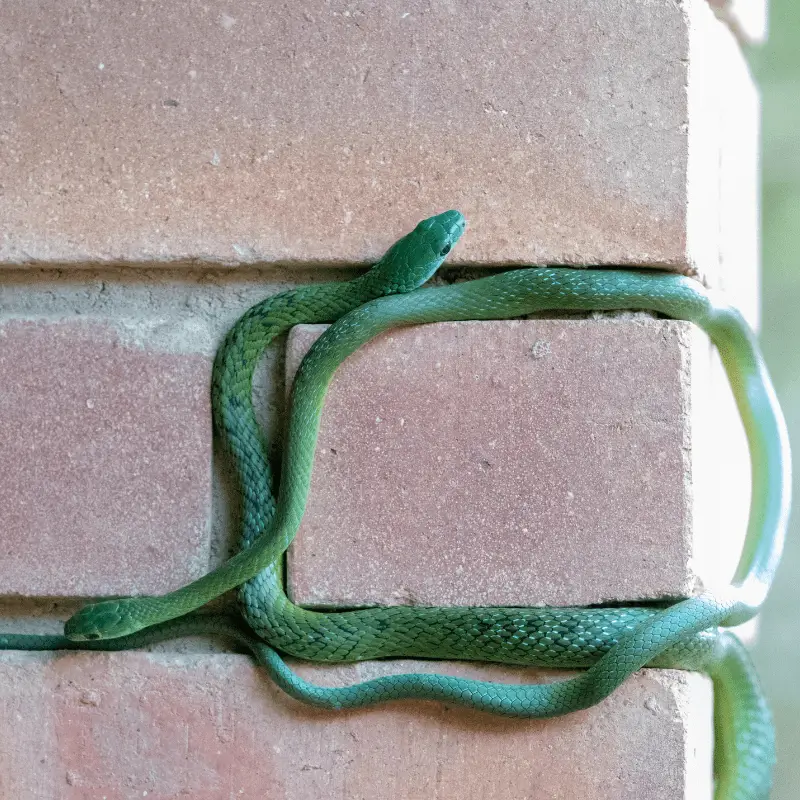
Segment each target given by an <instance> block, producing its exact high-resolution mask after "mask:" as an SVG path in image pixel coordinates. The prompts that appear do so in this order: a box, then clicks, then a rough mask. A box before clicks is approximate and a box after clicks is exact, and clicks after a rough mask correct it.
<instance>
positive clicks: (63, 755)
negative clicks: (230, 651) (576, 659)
mask: <svg viewBox="0 0 800 800" xmlns="http://www.w3.org/2000/svg"><path fill="white" fill-rule="evenodd" d="M434 669H436V670H439V671H442V670H444V671H446V672H449V673H452V674H458V675H462V676H469V677H479V678H487V679H494V680H507V681H511V682H519V681H522V680H525V681H536V680H542V679H544V678H547V675H546V674H545V673H542V672H540V671H535V670H521V669H508V668H501V667H489V666H472V665H464V664H459V665H455V664H444V665H441V664H430V663H425V662H402V661H401V662H392V663H381V664H377V663H371V664H369V663H368V664H363V665H358V666H349V667H348V666H342V667H338V668H325V667H311V666H305V667H303V668H302V670H301V671H302V673H303V674H304V675H305V676H306V677H310V678H312V679H314V680H317V681H319V682H321V683H327V684H342V683H348V682H351V681H353V680H359V679H362V680H363V679H365V678H367V677H374V676H375V675H382V674H391V673H397V672H400V671H432V670H434ZM563 676H564V673H562V674H561V675H560V676H559V677H563ZM0 700H1V702H0V727H2V729H3V730H5V731H13V735H9V736H6V737H5V739H4V746H3V747H2V748H0V794H1V795H2V796H3V797H9V798H10V797H15V798H16V797H18V798H26V799H27V798H30V800H53V798H58V800H90V799H91V800H103V798H105V800H134V798H137V800H138V798H147V800H174V798H178V797H187V798H192V800H231V798H234V799H236V798H243V800H261V799H262V798H264V797H270V798H273V797H274V798H285V800H319V798H322V797H325V798H340V799H341V800H355V799H356V798H366V797H369V798H372V800H422V798H430V797H436V798H438V800H455V798H458V800H500V799H501V798H502V800H552V798H564V800H566V798H569V800H641V798H647V800H710V797H711V744H710V743H711V736H712V730H711V687H710V683H709V681H708V680H707V679H706V678H704V677H702V676H699V675H694V674H690V673H681V672H675V671H660V670H648V671H646V672H643V673H639V674H637V675H635V676H634V677H632V678H631V679H630V680H628V681H627V682H626V683H625V684H624V686H623V687H622V688H621V689H619V690H618V691H617V692H616V693H615V694H614V695H612V697H611V698H609V699H608V700H606V701H604V702H603V703H601V704H600V705H598V706H596V707H594V708H592V709H589V710H587V711H582V712H578V713H576V714H572V715H569V716H566V717H561V718H558V719H554V720H547V721H524V720H507V719H503V718H500V717H493V716H489V715H485V714H479V713H477V712H471V711H467V710H465V709H461V708H456V707H449V706H443V705H439V704H434V703H422V702H410V701H404V702H399V703H392V704H389V705H385V706H382V707H377V708H374V709H367V710H363V711H353V712H346V713H336V712H328V711H319V710H314V709H312V708H309V707H308V706H304V705H301V704H300V703H298V702H296V701H294V700H291V699H290V698H288V697H286V696H285V695H284V694H282V692H281V691H280V690H279V689H277V688H276V687H275V686H274V685H273V684H272V683H271V682H270V681H269V680H268V679H267V678H266V677H265V676H264V674H263V672H262V671H261V670H259V669H257V668H255V667H253V666H252V665H251V663H250V662H249V660H248V659H247V658H246V657H245V656H236V655H219V654H217V655H199V656H173V655H165V654H159V655H146V654H142V653H121V654H113V655H89V654H68V655H62V656H46V655H42V654H22V653H13V654H12V653H6V654H4V655H3V656H2V657H0ZM476 766H477V767H478V768H476ZM467 776H468V777H467Z"/></svg>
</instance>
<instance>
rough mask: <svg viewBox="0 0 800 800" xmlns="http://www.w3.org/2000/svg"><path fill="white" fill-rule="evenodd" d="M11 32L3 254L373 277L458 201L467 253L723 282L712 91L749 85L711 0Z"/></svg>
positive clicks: (312, 2)
mask: <svg viewBox="0 0 800 800" xmlns="http://www.w3.org/2000/svg"><path fill="white" fill-rule="evenodd" d="M3 23H4V24H3V26H2V33H0V36H2V39H0V42H2V47H0V71H2V73H3V74H4V75H5V76H6V80H4V81H3V83H2V86H0V109H2V112H3V113H2V118H3V120H4V122H3V127H2V129H0V135H2V139H1V140H0V141H2V145H3V146H2V148H0V174H2V176H3V180H2V186H3V191H2V194H0V219H3V221H4V236H3V237H2V239H0V261H5V262H8V263H13V264H35V263H37V262H38V263H45V264H47V263H54V262H68V263H70V264H76V265H78V264H80V263H81V262H84V263H87V262H101V263H115V262H118V261H123V262H128V263H140V264H152V263H157V262H164V261H166V262H182V261H186V260H191V261H193V262H198V261H201V262H213V263H229V264H241V263H276V262H282V263H285V262H298V261H301V262H309V261H310V262H339V263H341V262H343V261H358V262H363V261H369V260H371V259H374V258H375V257H377V256H378V255H380V253H381V252H382V251H383V250H384V248H385V247H386V246H387V245H388V244H389V243H390V242H391V241H392V240H394V239H395V238H396V237H397V236H398V235H399V234H400V233H401V232H403V231H404V230H406V229H407V228H408V227H409V226H410V225H412V224H414V223H415V222H416V221H417V220H418V219H419V218H420V216H421V215H423V214H427V213H430V211H432V210H443V209H444V208H449V207H457V208H459V209H461V210H462V211H463V212H464V213H465V214H466V215H467V217H468V219H469V220H470V225H471V228H472V232H471V236H470V238H469V240H468V241H465V242H464V244H463V246H462V247H460V248H458V251H457V252H455V253H454V254H453V259H454V261H462V262H471V263H475V262H493V263H548V262H550V263H555V262H558V263H568V264H587V263H603V264H609V263H610V264H635V265H636V264H657V265H661V266H665V267H667V268H673V269H682V270H683V269H697V270H699V271H700V272H702V273H703V274H706V275H708V276H709V277H710V278H711V279H712V280H718V279H719V277H720V275H719V271H720V259H721V248H722V240H721V234H720V231H721V220H720V215H721V214H724V213H727V212H726V211H725V209H724V208H723V205H722V196H721V189H722V187H721V181H722V177H721V172H720V163H721V158H720V148H721V142H722V136H721V135H720V128H719V125H720V116H721V114H722V112H723V110H724V106H725V104H726V103H727V102H728V97H727V95H726V94H725V93H724V92H722V91H721V89H722V88H723V87H724V86H732V87H735V91H736V94H737V95H738V94H740V93H742V92H750V91H751V81H750V78H749V77H748V76H747V74H746V72H744V71H741V70H740V71H738V72H735V73H734V72H732V71H731V70H729V69H726V64H727V60H726V59H727V57H728V56H727V55H726V54H727V53H728V51H729V50H730V42H731V41H732V34H731V33H730V32H729V31H728V29H727V27H726V26H725V25H723V24H722V23H720V22H718V21H717V20H716V19H715V18H714V15H713V13H712V12H711V10H710V9H709V7H708V5H707V3H706V2H705V0H687V2H685V3H680V4H679V3H673V2H630V1H629V0H591V2H588V3H587V2H585V0H569V2H566V3H563V2H562V3H558V4H547V3H535V4H525V3H522V2H508V3H502V4H499V5H498V4H496V5H495V6H492V7H489V6H487V5H486V4H483V3H478V2H475V3H467V4H461V5H459V6H458V10H457V11H456V10H455V9H454V8H453V7H451V6H449V5H447V4H441V3H433V4H431V3H427V2H423V1H422V0H410V1H409V2H407V3H405V4H404V5H403V7H402V8H400V7H398V6H397V5H396V4H395V3H393V2H388V1H387V0H381V2H375V3H370V4H366V5H364V4H362V5H357V6H354V5H352V4H350V3H345V2H333V3H329V2H322V0H303V2H297V3H293V4H291V5H290V6H287V5H286V4H285V3H282V2H281V3H279V2H276V0H271V1H270V2H266V3H265V2H256V0H232V2H230V3H228V4H227V5H226V6H225V9H224V10H221V9H218V8H216V7H210V6H206V5H203V4H201V3H196V2H189V3H181V4H180V5H170V4H165V5H162V6H159V7H157V8H155V7H154V8H147V9H144V8H140V7H138V6H135V5H127V4H122V5H118V6H114V7H113V8H112V7H111V6H102V5H101V6H94V5H90V4H87V3H85V2H83V1H82V0H70V2H67V3H64V2H55V1H54V0H48V2H45V3H39V4H36V5H30V4H24V3H23V4H12V5H10V6H7V7H6V8H4V10H3ZM622 54H624V57H622ZM732 57H734V58H737V59H738V60H739V62H740V63H741V55H740V54H738V53H736V54H735V56H732ZM690 65H691V66H690ZM751 124H753V125H754V124H756V121H755V120H752V122H751ZM741 157H742V158H743V159H746V160H747V161H748V162H749V163H753V162H754V161H755V158H756V151H755V150H754V149H753V142H751V141H750V139H749V138H747V137H745V138H744V139H743V140H742V143H741ZM731 196H735V197H737V198H739V200H740V202H741V203H743V204H746V205H747V204H749V205H752V204H753V203H754V202H755V195H754V194H753V187H750V186H742V187H739V191H737V192H733V193H731ZM750 233H752V234H754V231H750Z"/></svg>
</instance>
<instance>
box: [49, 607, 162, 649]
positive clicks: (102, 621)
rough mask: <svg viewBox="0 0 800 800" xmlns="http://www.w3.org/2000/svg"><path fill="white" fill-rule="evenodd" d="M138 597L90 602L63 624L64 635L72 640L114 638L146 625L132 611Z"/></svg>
mask: <svg viewBox="0 0 800 800" xmlns="http://www.w3.org/2000/svg"><path fill="white" fill-rule="evenodd" d="M138 599H139V598H124V599H121V600H105V601H104V602H102V603H92V604H91V605H88V606H86V607H85V608H82V609H81V610H80V611H78V612H77V613H76V614H73V615H72V616H71V617H70V618H69V619H68V620H67V621H66V623H65V624H64V635H65V636H66V637H67V638H68V639H71V640H72V641H73V642H88V641H96V640H98V639H116V638H118V637H119V636H126V635H127V634H129V633H135V632H136V631H138V630H141V629H142V628H144V627H146V623H144V624H140V623H139V622H138V620H137V615H136V614H135V613H133V612H134V609H135V607H136V603H137V600H138Z"/></svg>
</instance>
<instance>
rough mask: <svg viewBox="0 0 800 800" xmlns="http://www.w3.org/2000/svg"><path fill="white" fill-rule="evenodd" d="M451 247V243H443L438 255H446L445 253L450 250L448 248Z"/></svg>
mask: <svg viewBox="0 0 800 800" xmlns="http://www.w3.org/2000/svg"><path fill="white" fill-rule="evenodd" d="M451 247H452V245H449V244H446V245H445V246H444V247H443V248H442V249H441V251H440V252H439V255H440V256H446V255H447V254H448V253H449V252H450V249H451Z"/></svg>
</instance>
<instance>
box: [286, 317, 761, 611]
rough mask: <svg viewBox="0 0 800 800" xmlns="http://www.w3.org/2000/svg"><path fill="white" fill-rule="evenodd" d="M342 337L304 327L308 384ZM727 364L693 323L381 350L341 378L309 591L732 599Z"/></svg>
mask: <svg viewBox="0 0 800 800" xmlns="http://www.w3.org/2000/svg"><path fill="white" fill-rule="evenodd" d="M323 329H324V326H311V325H307V326H306V325H303V326H298V327H296V328H294V329H293V330H292V333H291V335H290V339H289V346H288V356H287V372H288V375H289V376H291V375H292V374H293V372H294V369H295V368H296V367H297V365H298V363H299V361H300V359H301V357H302V355H303V354H304V353H305V352H306V350H307V349H308V348H309V347H310V346H311V344H312V342H313V341H314V340H315V339H316V338H317V336H319V334H320V332H321V331H322V330H323ZM707 348H708V345H707V340H704V338H703V337H702V336H700V335H699V334H697V333H696V329H694V328H693V326H691V325H690V324H689V323H685V322H676V321H671V320H655V319H652V318H648V317H643V316H640V315H637V316H631V315H629V316H623V317H615V318H611V319H597V320H536V321H521V322H466V323H443V324H437V325H426V326H421V327H417V328H412V329H405V330H397V331H394V332H391V333H390V334H386V335H383V336H381V337H379V338H378V339H376V340H374V341H373V342H371V343H369V344H368V345H367V346H365V347H364V348H362V349H361V350H359V351H358V352H357V353H355V354H354V355H353V356H351V357H350V358H349V359H348V360H347V361H346V362H345V364H344V365H343V366H342V367H341V368H340V369H339V371H338V372H337V374H336V376H335V377H334V379H333V382H332V385H331V389H330V391H329V394H328V397H327V400H326V405H325V409H324V413H323V419H322V428H321V432H320V438H319V443H318V446H317V455H316V462H315V467H314V475H313V480H312V486H311V493H310V498H309V503H308V507H307V510H306V514H305V517H304V520H303V523H302V525H301V528H300V531H299V533H298V536H297V538H296V540H295V542H294V544H293V545H292V547H291V549H290V557H289V569H288V585H289V591H290V594H291V595H292V597H293V599H294V600H295V602H297V603H300V604H303V605H346V606H347V605H349V606H353V605H356V606H357V605H368V604H373V603H378V604H392V603H415V604H421V605H476V604H478V605H483V604H485V605H521V606H528V605H539V604H545V605H587V604H592V603H602V602H608V601H641V600H651V599H656V598H665V597H677V596H683V595H686V594H689V593H691V592H692V591H694V590H695V589H697V588H699V587H701V586H703V585H707V584H712V585H717V584H719V583H724V582H727V581H728V580H729V579H730V575H731V574H732V572H733V568H734V566H735V558H736V553H737V542H739V541H740V540H741V532H743V530H744V522H745V520H746V511H747V505H746V504H747V474H748V473H747V460H746V458H747V455H746V450H744V452H742V447H740V444H741V440H742V434H741V431H740V430H737V428H736V427H735V425H736V418H735V409H734V411H733V414H734V416H733V418H732V423H733V425H734V427H733V428H731V429H730V430H727V429H726V431H725V441H726V442H730V444H727V445H726V448H725V452H726V458H727V460H726V462H725V469H724V470H723V471H722V472H720V461H719V452H720V451H719V449H718V447H719V439H717V438H715V436H716V435H717V434H718V433H719V430H718V429H716V428H715V427H714V417H715V414H718V415H725V419H726V420H730V419H731V418H730V415H729V414H728V407H729V406H730V405H731V402H730V392H729V390H726V391H727V399H726V397H725V396H724V395H722V394H721V393H719V394H718V395H717V394H715V395H714V397H715V401H714V406H713V407H711V406H709V405H707V404H703V405H702V407H698V408H693V403H695V402H697V404H698V406H699V405H700V404H699V400H698V397H697V396H696V395H697V394H698V393H699V392H702V393H703V397H704V398H707V397H710V396H711V395H710V393H711V391H712V388H714V386H715V385H716V384H713V385H712V382H711V380H710V377H709V376H710V374H711V366H710V365H711V362H710V360H709V353H708V349H707ZM718 377H719V378H720V379H721V376H718ZM698 430H699V432H701V433H702V434H703V436H699V433H698ZM715 432H716V433H715ZM696 434H698V435H696ZM695 444H697V448H695ZM731 473H736V475H737V476H739V477H740V476H741V475H744V489H743V491H741V492H740V491H738V490H737V497H736V498H735V501H732V500H731V499H730V497H729V494H730V493H729V492H728V493H726V494H725V496H726V497H728V501H727V507H728V508H729V509H730V508H734V510H735V511H736V513H737V517H736V518H735V519H733V520H729V519H728V516H727V515H726V514H725V511H724V509H723V511H722V512H721V513H722V514H723V516H720V509H719V506H718V504H717V503H716V500H717V499H718V498H719V497H720V496H721V492H723V491H724V487H725V486H726V485H727V486H730V485H737V486H738V485H739V483H741V481H740V482H739V483H735V484H732V483H730V482H727V483H726V481H727V478H730V476H731ZM723 475H724V476H727V477H726V479H725V480H721V481H719V479H720V477H721V476H723ZM717 481H719V483H717ZM740 499H741V502H740V501H739V500H740ZM723 519H724V521H725V524H722V525H720V524H716V523H719V521H720V520H723ZM729 522H730V524H728V523H729ZM717 530H721V531H724V536H725V537H727V538H726V539H725V541H724V542H722V541H720V540H719V539H718V538H717V539H715V535H716V534H715V533H714V532H715V531H717Z"/></svg>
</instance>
